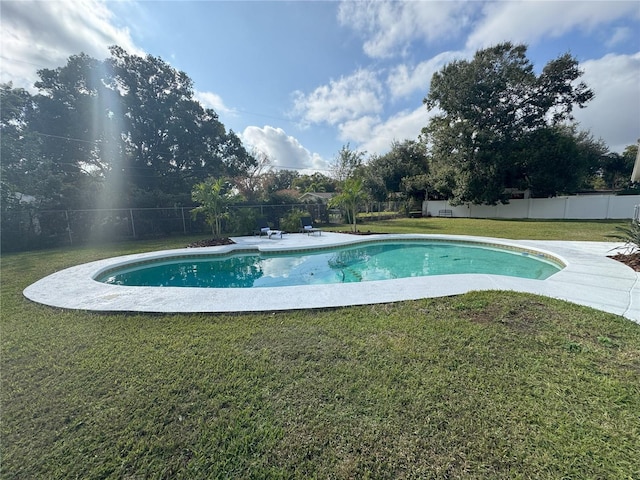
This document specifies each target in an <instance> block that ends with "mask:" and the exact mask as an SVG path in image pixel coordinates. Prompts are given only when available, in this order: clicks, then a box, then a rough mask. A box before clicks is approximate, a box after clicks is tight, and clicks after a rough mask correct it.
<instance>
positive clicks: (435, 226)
mask: <svg viewBox="0 0 640 480" xmlns="http://www.w3.org/2000/svg"><path fill="white" fill-rule="evenodd" d="M628 224H629V222H628V221H620V220H601V221H585V220H571V221H567V220H500V219H478V218H438V217H432V218H398V219H394V220H381V221H365V222H364V223H361V222H359V223H358V224H357V228H358V230H359V231H361V232H367V231H371V232H380V233H431V234H450V235H481V236H484V237H499V238H510V239H513V240H523V239H528V240H580V241H599V242H610V241H615V239H614V238H611V235H615V234H616V233H619V232H616V227H617V226H624V225H628ZM350 229H351V226H350V225H341V226H340V227H338V228H335V229H332V230H336V231H348V230H350ZM618 241H619V240H618Z"/></svg>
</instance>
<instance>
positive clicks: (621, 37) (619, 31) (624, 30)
mask: <svg viewBox="0 0 640 480" xmlns="http://www.w3.org/2000/svg"><path fill="white" fill-rule="evenodd" d="M634 35H635V33H634V32H633V31H632V30H631V29H630V28H628V27H619V28H616V29H615V30H614V31H613V35H611V38H609V40H607V47H609V48H611V47H615V46H616V45H623V44H625V43H627V42H630V41H631V39H633V38H634Z"/></svg>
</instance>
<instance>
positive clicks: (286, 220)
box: [280, 210, 309, 232]
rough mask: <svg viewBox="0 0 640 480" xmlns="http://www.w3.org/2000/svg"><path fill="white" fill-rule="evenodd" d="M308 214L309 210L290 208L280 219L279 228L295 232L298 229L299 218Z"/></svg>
mask: <svg viewBox="0 0 640 480" xmlns="http://www.w3.org/2000/svg"><path fill="white" fill-rule="evenodd" d="M308 216H309V212H306V211H304V210H292V211H291V212H289V213H287V214H286V215H285V216H284V217H282V219H280V229H281V230H284V231H285V232H297V231H299V230H300V219H301V218H302V217H308Z"/></svg>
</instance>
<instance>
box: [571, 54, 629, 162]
mask: <svg viewBox="0 0 640 480" xmlns="http://www.w3.org/2000/svg"><path fill="white" fill-rule="evenodd" d="M580 67H581V68H582V69H583V70H584V75H583V76H582V77H581V78H580V79H581V80H583V81H584V82H585V83H586V84H587V85H588V86H589V87H590V88H591V89H592V90H593V92H594V93H595V97H594V99H593V100H592V101H591V102H589V103H587V107H586V108H584V109H581V110H577V111H574V112H575V117H576V120H578V121H579V122H580V127H581V129H583V130H589V131H590V132H591V133H592V134H593V136H594V137H596V138H602V139H603V140H604V141H605V142H606V143H607V145H608V146H609V149H610V150H611V151H613V152H618V153H621V152H622V151H623V150H624V148H625V147H626V146H627V145H633V144H634V143H635V142H636V141H637V139H638V138H640V114H638V109H639V108H640V88H638V79H639V78H640V52H638V53H636V54H633V55H614V54H609V55H605V56H604V57H602V58H600V59H597V60H589V61H586V62H583V63H581V64H580Z"/></svg>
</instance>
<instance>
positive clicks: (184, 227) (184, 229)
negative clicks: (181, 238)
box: [180, 207, 187, 235]
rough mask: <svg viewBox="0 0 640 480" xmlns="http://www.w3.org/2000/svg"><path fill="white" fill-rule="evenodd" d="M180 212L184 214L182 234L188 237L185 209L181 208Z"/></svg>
mask: <svg viewBox="0 0 640 480" xmlns="http://www.w3.org/2000/svg"><path fill="white" fill-rule="evenodd" d="M180 211H181V212H182V232H183V233H184V234H185V235H186V234H187V223H186V222H185V221H184V207H181V208H180Z"/></svg>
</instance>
